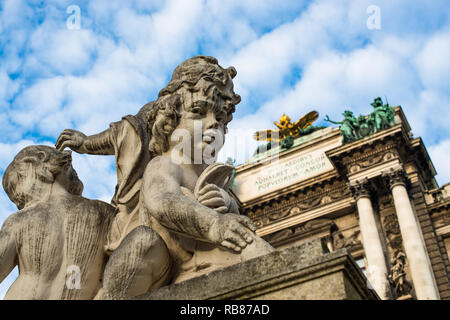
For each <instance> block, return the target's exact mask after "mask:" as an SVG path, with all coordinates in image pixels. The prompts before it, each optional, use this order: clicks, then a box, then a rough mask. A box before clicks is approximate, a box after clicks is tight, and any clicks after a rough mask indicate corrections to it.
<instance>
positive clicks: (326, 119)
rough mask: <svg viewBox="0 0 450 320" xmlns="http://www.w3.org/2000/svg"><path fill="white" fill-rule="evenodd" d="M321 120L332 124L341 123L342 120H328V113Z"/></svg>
mask: <svg viewBox="0 0 450 320" xmlns="http://www.w3.org/2000/svg"><path fill="white" fill-rule="evenodd" d="M323 120H325V121H327V122H331V123H334V124H342V121H333V120H330V118H329V117H328V115H326V117H325V119H323Z"/></svg>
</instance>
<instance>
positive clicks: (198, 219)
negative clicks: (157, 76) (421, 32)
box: [104, 56, 273, 299]
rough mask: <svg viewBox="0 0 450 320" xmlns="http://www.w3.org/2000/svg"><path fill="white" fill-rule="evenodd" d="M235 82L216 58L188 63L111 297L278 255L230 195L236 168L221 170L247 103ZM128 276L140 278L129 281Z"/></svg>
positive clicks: (160, 121)
mask: <svg viewBox="0 0 450 320" xmlns="http://www.w3.org/2000/svg"><path fill="white" fill-rule="evenodd" d="M235 75H236V71H235V69H234V68H232V67H231V68H228V69H223V68H222V67H220V66H219V65H218V63H217V60H216V59H215V58H212V57H203V56H198V57H194V58H192V59H189V60H186V61H185V62H183V63H182V64H180V65H179V66H178V67H177V68H176V69H175V71H174V73H173V76H172V79H171V81H170V82H169V84H168V85H167V87H166V88H165V89H163V90H162V91H161V93H160V97H159V99H158V101H159V103H158V105H159V106H160V107H159V109H158V110H157V112H153V116H154V120H152V122H153V126H154V127H153V128H155V127H157V128H160V129H159V130H157V133H158V139H159V140H158V144H154V145H153V150H157V152H155V153H154V154H153V158H152V159H151V160H150V162H149V163H148V165H147V167H146V169H145V172H144V175H143V177H142V187H141V192H140V196H139V199H140V203H139V218H140V225H141V226H140V227H138V228H136V229H134V230H133V231H132V232H131V233H130V234H129V235H127V236H126V237H125V239H124V240H123V241H122V244H121V245H120V246H119V247H118V248H117V249H116V250H115V251H114V252H113V253H112V255H111V257H110V260H109V262H108V264H107V266H106V269H105V280H104V290H105V291H104V298H113V299H114V298H127V297H130V296H135V295H138V294H142V293H145V292H147V291H148V290H150V289H154V288H157V287H159V286H161V285H163V284H167V283H172V282H178V281H181V280H185V279H188V278H190V277H193V276H196V275H199V274H201V273H202V272H210V271H212V270H214V269H217V268H219V267H224V266H226V265H229V264H233V263H236V262H239V261H242V260H245V259H248V258H251V257H254V256H258V255H262V254H266V253H268V252H271V251H273V248H272V247H271V246H270V245H269V244H268V243H267V242H265V241H264V240H262V239H261V238H259V237H257V236H256V234H255V230H256V227H255V226H254V224H253V223H252V221H251V220H250V219H249V218H248V217H245V216H241V215H239V210H238V206H237V204H236V202H235V201H234V199H233V198H232V197H230V195H229V194H228V192H227V191H226V190H227V188H228V186H229V182H230V176H231V175H232V167H231V166H228V165H221V164H214V162H215V159H216V157H217V153H218V151H219V150H220V148H221V147H222V145H223V142H224V135H225V132H226V130H227V129H226V125H227V123H228V122H229V121H231V119H232V113H233V112H234V110H235V105H236V104H238V103H239V102H240V97H239V95H236V94H235V93H234V92H233V82H232V78H233V77H234V76H235ZM152 132H156V130H153V131H152ZM179 138H182V141H181V143H180V141H179ZM152 139H153V137H152ZM154 141H155V140H154ZM198 155H200V156H198ZM143 239H147V240H143ZM148 239H151V241H150V244H151V245H146V243H149V241H148ZM161 239H162V241H161ZM162 243H163V244H164V245H162ZM136 248H139V249H136ZM130 252H132V253H133V254H130ZM152 264H153V265H152ZM123 273H126V274H129V275H132V276H130V277H126V278H127V280H126V281H125V280H123V278H124V275H123ZM130 284H133V286H134V288H131V286H130ZM124 286H125V287H127V286H128V289H127V288H125V290H124V289H123V287H124ZM136 287H139V289H138V290H137V289H135V288H136Z"/></svg>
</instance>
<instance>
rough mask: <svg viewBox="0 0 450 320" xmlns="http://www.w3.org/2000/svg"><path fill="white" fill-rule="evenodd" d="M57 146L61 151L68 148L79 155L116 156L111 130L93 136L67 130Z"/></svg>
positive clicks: (60, 137) (60, 136)
mask: <svg viewBox="0 0 450 320" xmlns="http://www.w3.org/2000/svg"><path fill="white" fill-rule="evenodd" d="M55 145H56V148H57V149H59V150H64V148H66V147H68V148H70V149H72V150H73V151H75V152H78V153H87V154H98V155H113V154H114V145H113V142H112V132H111V128H109V129H107V130H105V131H103V132H100V133H98V134H94V135H91V136H86V135H85V134H83V133H82V132H80V131H76V130H71V129H66V130H64V131H63V132H61V134H60V135H59V138H58V140H57V141H56V144H55Z"/></svg>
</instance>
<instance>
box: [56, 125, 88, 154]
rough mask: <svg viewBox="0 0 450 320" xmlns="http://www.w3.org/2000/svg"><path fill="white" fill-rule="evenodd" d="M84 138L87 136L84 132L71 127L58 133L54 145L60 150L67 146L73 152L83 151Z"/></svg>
mask: <svg viewBox="0 0 450 320" xmlns="http://www.w3.org/2000/svg"><path fill="white" fill-rule="evenodd" d="M86 139H87V137H86V135H85V134H84V133H82V132H80V131H76V130H72V129H66V130H64V131H63V132H61V134H60V135H59V137H58V140H56V143H55V146H56V148H57V149H58V150H61V151H62V150H64V148H66V147H68V148H70V149H72V150H73V151H75V152H78V153H84V150H83V145H84V141H85V140H86Z"/></svg>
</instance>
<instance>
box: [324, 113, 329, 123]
mask: <svg viewBox="0 0 450 320" xmlns="http://www.w3.org/2000/svg"><path fill="white" fill-rule="evenodd" d="M324 120H325V121H328V122H329V121H330V117H328V115H327V114H326V115H325V119H324Z"/></svg>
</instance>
